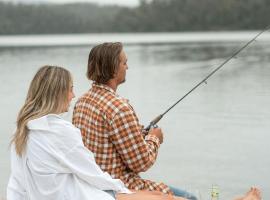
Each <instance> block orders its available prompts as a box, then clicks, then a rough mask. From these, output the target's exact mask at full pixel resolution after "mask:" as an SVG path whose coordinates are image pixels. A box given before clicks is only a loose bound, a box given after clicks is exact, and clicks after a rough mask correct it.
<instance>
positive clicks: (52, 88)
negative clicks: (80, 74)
mask: <svg viewBox="0 0 270 200" xmlns="http://www.w3.org/2000/svg"><path fill="white" fill-rule="evenodd" d="M71 84H72V77H71V74H70V72H69V71H68V70H66V69H64V68H62V67H58V66H48V65H46V66H43V67H41V68H40V69H39V70H38V72H37V73H36V75H35V76H34V78H33V80H32V81H31V84H30V87H29V89H28V93H27V97H26V100H25V103H24V105H23V106H22V108H21V110H20V112H19V114H18V117H17V129H16V132H15V134H14V137H13V138H12V140H11V143H14V144H15V150H16V152H17V154H18V155H19V156H22V154H23V152H24V151H25V148H26V144H27V139H28V131H29V130H28V128H27V123H28V122H29V121H30V120H33V119H37V118H40V117H42V116H44V115H47V114H50V113H61V112H63V110H64V109H65V106H66V105H67V104H68V92H69V88H70V85H71Z"/></svg>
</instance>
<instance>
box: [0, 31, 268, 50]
mask: <svg viewBox="0 0 270 200" xmlns="http://www.w3.org/2000/svg"><path fill="white" fill-rule="evenodd" d="M259 32H260V30H257V31H255V30H254V31H217V32H214V31H203V32H167V33H166V32H160V33H157V32H156V33H91V34H37V35H0V47H39V46H83V45H94V44H97V43H101V42H108V41H120V42H123V43H124V44H126V45H136V44H174V43H187V42H188V43H203V42H244V41H248V40H250V39H251V38H253V37H254V36H255V35H256V34H257V33H259ZM259 40H260V41H266V42H270V33H269V32H265V33H264V34H263V35H262V36H260V38H259Z"/></svg>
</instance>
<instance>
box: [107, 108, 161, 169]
mask: <svg viewBox="0 0 270 200" xmlns="http://www.w3.org/2000/svg"><path fill="white" fill-rule="evenodd" d="M109 129H110V138H111V140H112V143H113V144H114V145H115V147H116V149H117V152H118V153H119V154H120V156H121V158H122V160H123V161H124V163H125V164H126V165H127V166H128V168H129V169H131V170H132V171H134V172H137V173H138V172H143V171H146V170H147V169H149V168H150V167H151V166H152V165H153V164H154V162H155V160H156V158H157V154H158V149H159V146H160V141H159V138H158V137H156V136H155V135H153V134H148V135H147V136H146V137H145V138H144V136H143V134H142V128H141V126H140V125H139V122H138V118H137V116H136V114H135V113H134V111H133V110H132V109H131V108H129V107H127V106H125V107H123V108H122V109H121V110H120V111H119V112H118V113H117V114H116V115H115V116H114V118H113V120H112V121H111V123H110V125H109Z"/></svg>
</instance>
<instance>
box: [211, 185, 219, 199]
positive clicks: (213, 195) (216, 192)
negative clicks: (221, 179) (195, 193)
mask: <svg viewBox="0 0 270 200" xmlns="http://www.w3.org/2000/svg"><path fill="white" fill-rule="evenodd" d="M211 200H219V188H218V186H217V185H212V189H211Z"/></svg>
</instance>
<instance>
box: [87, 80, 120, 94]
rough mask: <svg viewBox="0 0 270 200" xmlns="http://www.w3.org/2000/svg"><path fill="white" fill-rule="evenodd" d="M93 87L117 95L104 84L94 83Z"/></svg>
mask: <svg viewBox="0 0 270 200" xmlns="http://www.w3.org/2000/svg"><path fill="white" fill-rule="evenodd" d="M92 86H93V87H97V88H100V89H104V90H107V91H109V92H111V93H113V94H116V92H115V91H114V90H113V89H112V88H110V87H109V86H107V85H104V84H101V83H97V82H93V84H92Z"/></svg>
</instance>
